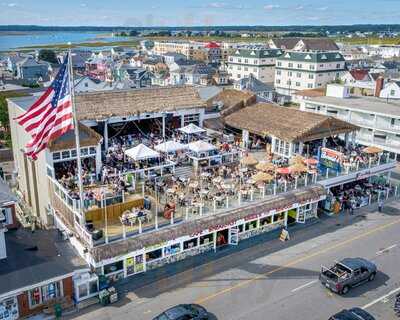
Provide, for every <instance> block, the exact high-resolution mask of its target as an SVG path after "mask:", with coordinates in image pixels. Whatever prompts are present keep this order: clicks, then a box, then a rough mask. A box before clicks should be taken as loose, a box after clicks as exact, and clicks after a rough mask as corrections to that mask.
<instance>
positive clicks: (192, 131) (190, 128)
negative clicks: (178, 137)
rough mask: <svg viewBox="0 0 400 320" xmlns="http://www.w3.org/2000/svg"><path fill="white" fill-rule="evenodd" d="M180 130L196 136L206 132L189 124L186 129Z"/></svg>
mask: <svg viewBox="0 0 400 320" xmlns="http://www.w3.org/2000/svg"><path fill="white" fill-rule="evenodd" d="M178 130H179V131H181V132H183V133H186V134H196V133H202V132H205V131H206V130H204V129H203V128H200V127H199V126H196V125H195V124H193V123H189V124H188V125H187V126H186V127H183V128H179V129H178Z"/></svg>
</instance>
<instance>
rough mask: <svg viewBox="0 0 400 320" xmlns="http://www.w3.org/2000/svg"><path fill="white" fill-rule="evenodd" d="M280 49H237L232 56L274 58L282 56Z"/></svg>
mask: <svg viewBox="0 0 400 320" xmlns="http://www.w3.org/2000/svg"><path fill="white" fill-rule="evenodd" d="M282 53H283V50H281V49H269V48H266V47H253V48H250V47H248V48H241V49H237V50H236V51H235V52H234V53H233V55H234V56H237V57H244V58H258V59H261V58H276V57H279V56H280V55H282Z"/></svg>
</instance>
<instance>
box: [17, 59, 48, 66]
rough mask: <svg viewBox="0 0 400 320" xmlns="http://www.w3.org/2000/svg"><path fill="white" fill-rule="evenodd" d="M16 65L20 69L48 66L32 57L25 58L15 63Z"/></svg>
mask: <svg viewBox="0 0 400 320" xmlns="http://www.w3.org/2000/svg"><path fill="white" fill-rule="evenodd" d="M17 64H18V65H20V66H22V67H37V66H47V67H48V66H49V64H48V63H47V62H44V61H37V60H36V59H34V58H32V57H26V58H25V59H23V60H21V61H19V62H17Z"/></svg>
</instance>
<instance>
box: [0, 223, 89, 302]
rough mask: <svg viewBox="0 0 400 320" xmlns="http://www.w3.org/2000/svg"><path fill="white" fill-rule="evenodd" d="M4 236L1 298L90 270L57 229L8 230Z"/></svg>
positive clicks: (0, 286) (0, 271)
mask: <svg viewBox="0 0 400 320" xmlns="http://www.w3.org/2000/svg"><path fill="white" fill-rule="evenodd" d="M5 237H6V247H7V258H6V259H3V260H0V283H1V285H0V295H2V294H5V293H7V292H9V291H13V290H18V289H21V288H23V287H26V286H31V285H35V284H37V283H40V282H43V281H46V280H50V279H52V278H55V277H59V276H63V275H65V274H69V273H71V272H73V271H74V270H79V269H83V268H87V265H86V263H85V261H84V260H83V259H81V258H80V257H79V256H78V255H76V253H75V252H74V250H73V248H72V247H71V245H70V244H69V242H68V241H66V240H62V239H61V237H60V234H59V232H58V231H57V230H37V231H35V232H34V233H32V232H30V231H27V230H24V229H19V230H9V231H7V232H6V234H5ZM35 246H36V247H37V250H34V247H35ZM29 249H30V250H29Z"/></svg>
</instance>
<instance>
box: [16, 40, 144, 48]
mask: <svg viewBox="0 0 400 320" xmlns="http://www.w3.org/2000/svg"><path fill="white" fill-rule="evenodd" d="M138 45H139V41H137V40H121V41H113V42H109V41H96V42H81V43H73V44H71V45H68V44H67V43H60V44H46V45H40V46H29V47H21V48H18V49H22V50H28V49H53V50H64V49H69V48H79V47H90V48H95V47H116V46H129V47H137V46H138Z"/></svg>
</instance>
